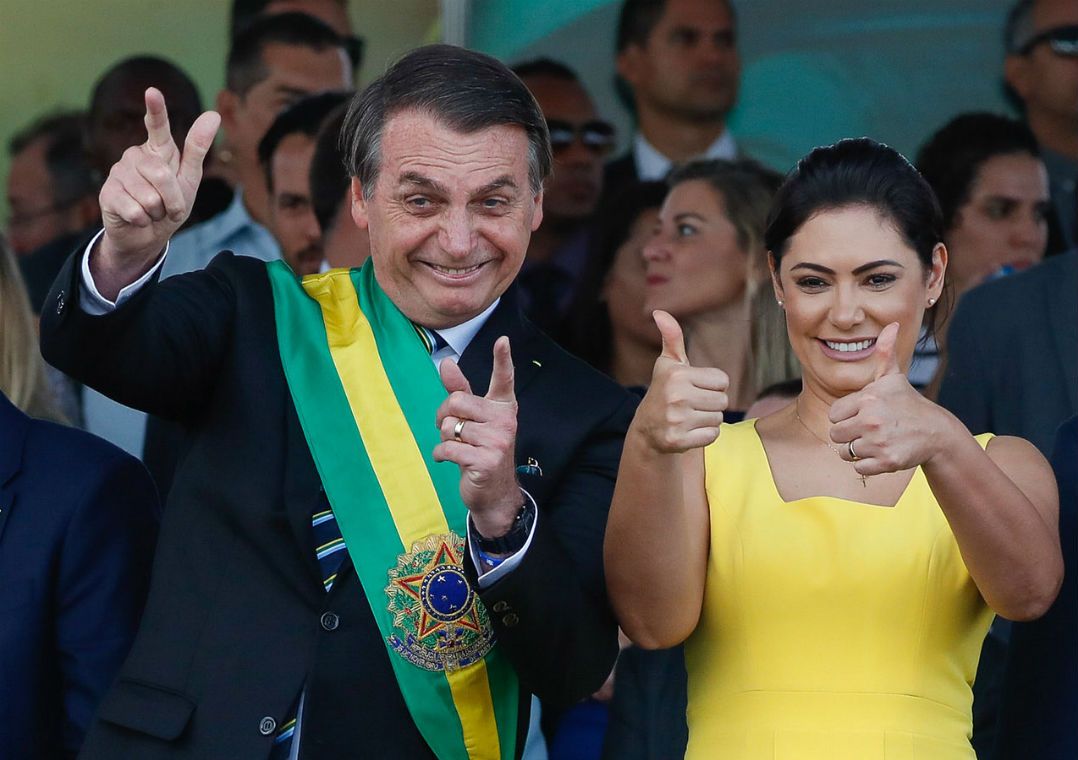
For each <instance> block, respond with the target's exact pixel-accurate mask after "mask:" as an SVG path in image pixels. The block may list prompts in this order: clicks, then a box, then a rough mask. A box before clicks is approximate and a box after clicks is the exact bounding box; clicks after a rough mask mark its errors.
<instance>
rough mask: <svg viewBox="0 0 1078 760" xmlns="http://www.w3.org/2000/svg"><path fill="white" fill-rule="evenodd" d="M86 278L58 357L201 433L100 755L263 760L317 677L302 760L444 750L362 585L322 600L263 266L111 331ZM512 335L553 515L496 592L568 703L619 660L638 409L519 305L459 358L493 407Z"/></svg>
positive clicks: (518, 653) (59, 335)
mask: <svg viewBox="0 0 1078 760" xmlns="http://www.w3.org/2000/svg"><path fill="white" fill-rule="evenodd" d="M77 276H78V255H77V254H76V256H75V257H73V258H72V260H71V261H70V262H69V263H68V265H67V268H66V269H65V271H63V272H62V273H61V275H60V277H59V279H58V280H57V283H56V285H55V288H54V291H53V293H52V294H51V295H50V302H49V304H48V305H47V306H48V308H46V310H45V317H44V319H43V325H42V347H43V350H44V352H45V354H46V356H47V357H48V359H49V360H50V361H51V362H53V363H55V364H56V365H57V366H60V367H61V368H63V369H64V370H65V371H67V372H69V373H71V374H73V375H75V376H77V377H79V378H80V379H81V380H82V381H83V382H85V383H86V384H88V385H90V386H92V387H95V388H98V389H100V390H102V391H104V392H106V393H108V394H109V395H111V396H113V397H114V398H116V399H117V400H119V401H121V402H122V403H125V404H127V405H129V406H133V407H136V408H141V409H144V410H146V411H148V412H150V413H151V414H157V415H160V416H163V417H169V418H172V419H176V420H179V421H181V422H182V423H183V425H184V427H185V430H186V439H187V440H186V441H185V453H184V454H183V456H182V458H181V461H180V463H179V467H178V469H177V472H176V478H175V481H174V483H173V486H172V490H171V492H170V494H169V498H168V502H167V506H166V510H165V516H164V521H163V524H162V531H161V540H160V543H159V548H158V553H157V557H156V560H155V566H154V580H153V585H152V587H151V591H150V598H149V601H148V604H147V610H146V616H145V620H144V623H143V625H142V627H141V629H140V631H139V635H138V637H137V639H136V641H135V645H134V647H133V649H132V652H131V656H130V657H129V658H128V660H127V662H126V663H125V664H124V667H123V669H122V671H121V674H120V678H119V681H118V683H117V685H116V686H115V687H114V689H113V690H112V691H111V692H110V694H109V695H108V696H107V697H106V699H105V701H104V702H103V704H102V707H101V710H100V713H99V721H98V723H97V724H96V726H95V728H94V729H93V730H92V731H91V736H90V737H89V739H88V741H87V750H86V756H87V757H90V758H97V757H101V758H110V759H112V758H123V757H132V758H138V759H139V760H152V758H178V757H191V758H195V757H197V758H203V757H242V758H257V757H265V756H266V755H267V753H268V752H269V749H270V743H271V741H272V736H263V735H262V734H261V733H260V730H259V729H260V726H262V725H265V723H266V721H265V719H266V718H270V719H271V720H272V721H273V722H275V723H277V724H280V722H281V721H282V720H283V719H284V718H286V717H287V716H288V715H289V714H290V712H291V710H292V708H293V706H294V702H295V699H296V697H297V695H298V694H299V693H300V691H301V689H302V688H303V686H304V684H305V683H306V684H307V701H306V705H305V712H304V724H303V739H302V746H303V754H304V757H360V756H363V757H379V758H393V757H401V758H412V757H424V756H429V750H428V749H427V748H426V746H425V745H424V744H423V742H422V739H421V738H420V736H419V733H418V731H417V729H416V728H415V726H414V724H413V723H412V721H411V718H410V716H409V715H408V713H407V711H406V710H405V708H404V704H403V700H402V697H401V695H400V692H399V689H398V688H397V685H396V680H395V679H394V677H393V674H392V670H391V666H390V663H389V660H388V656H389V655H388V654H387V651H386V647H385V645H384V643H383V641H382V638H381V635H380V634H379V631H378V629H377V627H376V626H375V624H374V621H373V618H372V616H371V612H370V609H369V607H368V605H367V602H366V600H365V599H364V598H363V593H362V590H361V589H360V587H359V585H358V580H357V579H356V576H355V573H354V571H350V570H348V569H347V568H345V569H344V570H343V572H342V575H341V576H339V578H338V581H337V583H336V584H334V587H333V592H332V593H331V594H329V595H327V594H326V593H325V592H324V591H323V590H322V585H321V579H320V574H319V572H318V567H317V561H316V559H315V557H314V553H313V544H312V539H311V529H310V516H311V513H312V510H313V508H314V506H315V505H316V503H317V502H318V500H319V498H320V496H319V490H320V485H321V484H320V482H319V479H318V476H317V473H316V470H315V467H314V464H313V462H312V460H311V455H310V453H309V451H308V449H307V445H306V442H305V440H304V437H303V432H302V430H301V428H300V425H299V421H298V418H297V416H296V411H295V407H294V405H293V403H292V400H291V396H290V394H289V391H288V388H287V385H286V382H285V378H284V374H283V370H282V368H281V362H280V358H279V355H278V351H277V336H276V327H275V324H274V318H273V304H272V294H271V291H270V286H269V280H268V276H267V274H266V271H265V264H263V263H262V262H259V261H256V260H253V259H247V258H244V257H236V256H233V255H232V254H230V253H225V254H222V255H220V256H218V257H217V258H216V259H215V260H214V262H213V263H212V264H211V265H210V267H209V268H208V269H206V270H205V271H203V272H196V273H191V274H189V275H184V276H180V277H173V278H169V279H168V280H166V281H164V282H161V283H156V284H152V285H150V286H148V287H147V288H145V289H144V290H142V291H140V292H139V293H138V294H137V295H136V296H135V297H134V298H132V299H131V300H130V301H129V302H127V303H125V304H124V305H123V306H122V307H121V308H119V309H117V310H116V311H115V312H113V313H111V314H108V315H105V316H101V317H91V316H89V315H87V314H86V313H84V312H82V311H81V309H80V308H79V306H78V304H77V301H78V297H79V296H78V291H79V288H78V279H77ZM502 334H506V335H508V336H509V338H510V341H511V346H512V351H513V356H514V363H515V365H516V391H517V397H518V402H519V407H520V411H519V417H518V438H517V453H518V456H519V459H520V460H521V463H523V462H524V460H526V459H527V458H528V457H533V458H535V459H537V460H538V461H539V463H540V466H541V467H542V470H543V475H542V477H536V478H533V479H530V480H528V481H526V482H524V483H523V485H524V487H525V488H527V489H528V490H529V492H530V493H532V495H533V496H534V497H535V499H536V501H537V502H538V504H539V510H540V512H539V520H538V525H537V528H536V532H535V535H534V538H533V541H532V545H531V547H530V549H529V551H528V552H527V554H526V556H525V557H524V560H523V562H522V563H521V565H520V566H519V567H518V568H516V569H515V570H514V571H513V572H512V573H511V574H509V575H508V576H507V577H506V578H504V579H502V580H500V581H498V582H497V583H495V584H494V585H493V586H491V587H489V588H487V589H484V590H482V591H481V592H480V596H481V598H482V599H483V601H484V603H485V604H486V605H487V608H488V609H490V610H492V611H493V612H494V614H493V615H492V621H493V625H494V630H495V634H496V636H497V638H498V641H499V645H500V646H501V647H502V648H503V650H504V651H505V652H506V654H507V655H508V657H509V658H510V660H511V662H512V663H513V665H514V666H515V668H516V670H517V673H518V675H519V676H520V679H521V684H522V688H523V690H524V691H526V692H527V691H530V692H534V693H536V694H538V695H540V697H542V698H544V699H550V700H554V701H557V702H565V701H571V700H575V699H578V698H580V697H581V696H583V695H585V694H587V693H589V692H590V691H591V690H593V689H595V688H598V686H599V685H600V684H601V683H602V681H603V680H604V679H605V677H606V675H607V673H608V672H609V670H610V667H611V666H612V663H613V660H614V657H615V655H616V651H617V643H616V638H615V623H614V620H613V617H612V614H611V612H610V609H609V606H608V603H607V600H606V597H605V592H604V586H603V580H602V557H601V547H602V535H603V530H604V528H605V520H606V510H607V507H608V505H609V499H610V495H611V493H612V486H613V481H614V477H615V472H616V467H617V462H618V459H619V456H620V451H621V443H622V439H623V435H624V431H625V429H626V427H627V424H628V421H629V419H630V415H631V413H632V410H633V407H634V401H633V399H632V398H631V397H629V396H628V395H627V394H626V393H625V392H624V391H623V390H621V389H620V388H619V387H618V386H616V385H614V384H613V383H612V382H611V381H609V380H607V379H605V378H604V377H602V376H601V375H599V374H597V373H595V372H594V371H592V370H590V369H588V368H586V367H585V366H584V365H583V364H581V363H580V362H578V361H577V360H575V359H573V358H571V357H570V356H569V355H568V354H566V353H564V352H563V351H561V349H559V348H557V347H556V346H555V345H554V344H553V343H552V342H551V341H550V340H549V339H547V338H546V337H545V336H543V335H542V334H541V333H539V332H538V331H537V330H535V329H534V328H533V327H531V326H530V325H529V324H528V323H527V322H525V321H524V320H523V318H522V317H521V316H520V314H519V310H518V309H517V308H516V305H515V303H514V300H513V298H512V295H511V294H507V297H505V298H503V302H502V303H501V304H500V305H499V307H498V308H497V309H496V310H495V311H494V313H493V314H492V316H491V317H490V319H489V320H488V322H487V323H486V324H485V325H484V326H483V328H482V329H481V330H480V331H479V333H478V334H477V335H476V337H475V338H474V339H473V341H472V343H471V344H470V345H469V347H468V350H467V351H466V352H465V353H464V355H463V356H462V357H461V361H460V366H461V369H462V370H463V372H464V373H465V375H466V376H467V377H468V378H469V380H470V382H471V383H472V387H473V389H474V390H475V391H476V392H477V393H483V392H484V391H485V388H486V385H487V383H488V381H489V377H490V370H491V365H492V349H493V343H494V341H495V339H496V338H497V337H498V336H499V335H502ZM432 424H433V421H432ZM326 611H333V612H335V613H337V614H338V616H339V619H340V625H339V626H338V627H337V628H336V629H335V630H333V631H326V630H323V629H322V628H321V627H320V625H319V620H320V618H321V616H322V615H323V613H324V612H326ZM525 714H526V700H522V717H523V716H524V715H525ZM525 725H526V721H524V720H522V721H521V725H520V733H521V735H523V731H524V729H525ZM519 746H520V743H519V742H518V751H519Z"/></svg>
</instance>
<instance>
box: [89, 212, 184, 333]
mask: <svg viewBox="0 0 1078 760" xmlns="http://www.w3.org/2000/svg"><path fill="white" fill-rule="evenodd" d="M104 234H105V230H101V231H100V232H98V233H97V234H96V235H94V236H93V239H91V240H90V242H89V243H87V244H86V249H85V250H84V251H83V253H82V278H81V280H80V282H79V306H80V307H81V308H82V310H83V311H84V312H86V313H87V314H90V315H92V316H95V317H97V316H101V315H102V314H108V313H109V312H111V311H113V310H114V309H115V308H116V307H117V306H119V305H120V304H122V303H123V302H124V301H126V300H127V299H129V298H130V297H131V296H133V295H135V293H137V292H139V291H140V290H141V289H142V286H143V285H145V284H146V283H147V282H149V281H150V279H151V278H152V277H153V276H154V274H156V273H157V270H158V269H160V268H161V265H162V264H163V263H164V261H165V256H167V255H168V243H165V251H164V253H162V254H161V258H159V259H158V260H157V263H156V264H154V265H153V266H152V267H150V271H148V272H146V274H144V275H142V277H139V278H138V279H137V280H135V281H134V282H132V283H131V284H130V285H125V286H124V287H122V288H120V292H119V293H118V294H117V295H116V300H115V301H110V300H108V299H107V298H105V297H104V296H103V295H101V293H100V291H98V289H97V285H95V284H94V278H93V277H92V276H91V275H90V251H92V250H93V247H94V246H95V245H96V244H97V241H98V240H100V239H101V236H102V235H104Z"/></svg>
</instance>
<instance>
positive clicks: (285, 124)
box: [258, 92, 350, 276]
mask: <svg viewBox="0 0 1078 760" xmlns="http://www.w3.org/2000/svg"><path fill="white" fill-rule="evenodd" d="M349 97H350V95H349V94H348V93H343V92H326V93H322V94H321V95H312V96H310V97H309V98H304V99H303V100H300V101H299V102H297V103H294V104H293V105H291V106H289V108H288V110H286V111H284V112H282V113H281V115H280V116H278V117H277V119H276V121H274V122H273V125H272V126H271V127H270V128H269V131H268V132H266V136H265V137H263V138H262V142H260V143H259V144H258V161H259V163H260V164H262V169H263V171H265V173H266V187H267V188H269V194H270V225H269V227H270V231H271V232H273V236H274V237H275V238H277V243H278V245H280V246H281V257H282V258H283V259H284V260H285V263H287V264H288V266H290V267H292V270H293V271H294V272H295V273H296V274H298V275H301V276H302V275H305V274H314V273H315V272H317V271H319V270H320V269H321V267H322V230H321V228H320V227H319V224H318V220H317V219H316V218H315V215H314V208H313V205H312V202H311V183H310V176H311V165H312V157H313V156H314V149H315V137H316V135H317V134H318V131H319V129H320V128H321V126H322V123H323V122H324V121H325V120H326V118H327V116H328V115H329V114H330V113H331V112H332V111H333V110H334V109H336V108H338V107H340V106H341V105H342V104H344V103H347V102H348V100H349ZM342 171H343V169H342Z"/></svg>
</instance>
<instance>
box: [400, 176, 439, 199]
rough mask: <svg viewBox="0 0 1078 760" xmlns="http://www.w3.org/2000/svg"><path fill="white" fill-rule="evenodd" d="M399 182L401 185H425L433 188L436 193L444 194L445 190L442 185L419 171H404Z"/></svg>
mask: <svg viewBox="0 0 1078 760" xmlns="http://www.w3.org/2000/svg"><path fill="white" fill-rule="evenodd" d="M400 184H402V185H418V186H419V187H425V188H427V189H429V190H433V191H434V192H436V193H441V194H443V195H444V194H445V193H446V192H447V191H446V189H445V187H444V186H443V185H441V184H440V183H438V182H435V181H434V180H432V179H431V178H430V177H425V176H423V175H422V174H420V173H419V172H414V171H408V172H404V174H402V175H401V176H400Z"/></svg>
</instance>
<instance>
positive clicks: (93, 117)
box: [49, 55, 232, 283]
mask: <svg viewBox="0 0 1078 760" xmlns="http://www.w3.org/2000/svg"><path fill="white" fill-rule="evenodd" d="M147 87H156V88H157V89H159V90H160V91H161V93H162V94H163V95H164V96H165V99H166V100H167V101H168V103H169V106H170V113H171V114H173V116H172V119H171V127H172V139H174V140H175V141H176V143H177V144H180V143H182V142H183V141H184V140H185V139H186V138H187V130H188V129H190V128H191V125H192V124H193V123H194V121H195V119H196V118H198V115H199V114H200V113H202V99H201V98H200V97H199V95H198V88H197V87H195V83H194V82H193V81H191V78H190V77H189V76H187V74H186V73H184V71H183V70H182V69H181V68H180V67H178V66H176V65H175V64H174V63H172V62H171V61H167V60H165V59H164V58H159V57H157V56H153V55H136V56H131V57H130V58H125V59H123V60H121V61H119V62H118V63H115V64H113V66H112V67H110V68H109V70H108V71H106V72H105V73H104V74H102V75H101V78H100V79H98V80H97V84H96V85H94V90H93V94H92V95H91V96H90V106H89V109H88V111H87V128H86V152H87V155H88V156H89V160H90V164H91V165H92V166H93V167H94V169H95V171H97V173H98V176H99V177H101V178H102V181H104V177H105V176H106V175H107V174H108V173H109V169H111V168H112V165H113V164H115V163H116V162H117V161H119V160H120V156H121V155H123V152H124V151H125V150H127V149H128V148H130V147H131V146H132V145H138V144H139V143H141V142H143V141H144V140H145V139H146V125H145V124H144V123H143V121H142V117H143V115H144V114H145V109H144V108H143V105H142V93H144V92H146V88H147ZM231 201H232V190H231V188H229V187H228V185H226V184H225V183H224V182H223V181H220V180H217V181H212V180H208V181H206V182H203V183H202V185H200V186H199V188H198V197H197V198H196V199H195V207H194V209H193V210H192V211H191V217H190V218H189V219H188V220H187V224H188V225H194V224H198V223H200V222H203V221H205V220H206V219H209V218H210V217H212V216H216V215H217V214H219V213H220V212H222V211H224V210H225V208H227V207H228V204H229V203H230V202H231ZM70 248H71V247H70V246H69V247H68V250H67V251H66V252H65V254H64V258H66V257H67V254H68V253H70V252H71V251H70ZM61 263H62V262H61ZM58 271H59V266H57V268H56V271H54V272H53V273H52V277H55V276H56V272H58ZM52 277H50V278H49V281H50V283H51V281H52Z"/></svg>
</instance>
